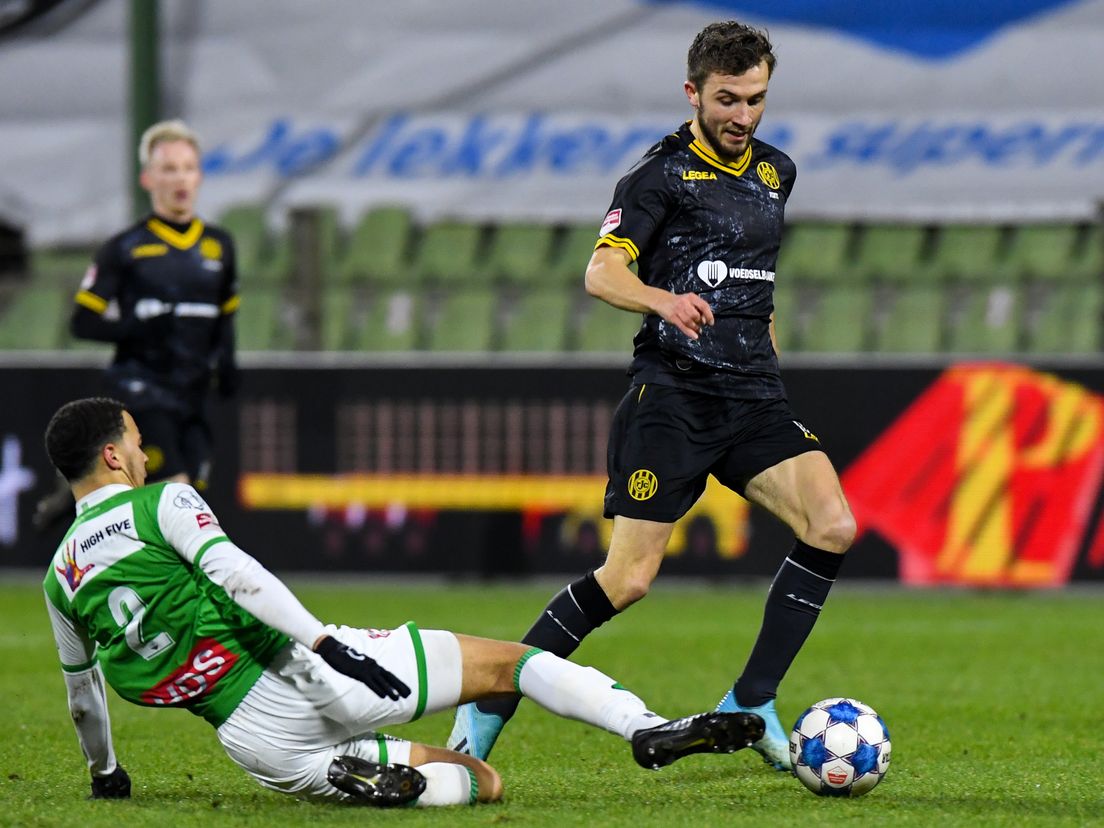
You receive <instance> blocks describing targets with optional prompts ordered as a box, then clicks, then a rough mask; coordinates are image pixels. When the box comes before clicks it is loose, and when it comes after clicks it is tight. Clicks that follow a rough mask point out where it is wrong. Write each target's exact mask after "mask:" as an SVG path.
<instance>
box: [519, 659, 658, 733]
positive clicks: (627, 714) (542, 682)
mask: <svg viewBox="0 0 1104 828" xmlns="http://www.w3.org/2000/svg"><path fill="white" fill-rule="evenodd" d="M515 675H516V678H515V680H514V683H515V684H516V685H517V689H518V692H520V693H521V694H522V695H524V696H527V697H528V698H530V699H532V700H533V701H535V702H536V703H537V704H539V705H540V706H541V707H543V708H544V709H545V710H549V711H551V712H552V713H555V714H557V715H559V716H564V717H565V718H568V719H576V720H578V721H580V722H586V723H587V724H591V725H594V726H595V727H600V728H603V729H605V730H608V731H609V732H610V733H616V734H617V735H618V736H620V737H621V738H622V739H631V738H632V735H633V734H634V733H636V731H638V730H640V729H642V728H646V727H655V726H656V725H660V724H663V723H664V722H665V721H667V720H666V719H664V718H662V717H660V716H657V715H656V714H655V713H652V712H651V711H650V710H648V708H647V707H646V706H645V705H644V702H642V701H641V700H640V698H639V697H637V696H635V695H633V694H632V693H630V692H629V691H628V690H625V689H624V688H622V687H621V685H619V684H617V682H615V681H614V680H613V679H611V678H610V677H609V676H607V675H606V674H605V673H602V672H600V671H598V670H595V669H594V668H593V667H580V666H579V665H578V664H572V663H571V662H570V661H565V660H564V659H562V658H560V657H559V656H556V655H553V654H552V653H544V652H536V653H535V654H534V655H529V656H526V657H525V658H523V659H522V661H521V663H520V665H519V669H518V671H517V672H516V673H515Z"/></svg>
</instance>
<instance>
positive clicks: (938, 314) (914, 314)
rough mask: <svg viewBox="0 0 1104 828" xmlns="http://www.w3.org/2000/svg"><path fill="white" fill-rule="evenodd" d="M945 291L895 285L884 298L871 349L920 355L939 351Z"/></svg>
mask: <svg viewBox="0 0 1104 828" xmlns="http://www.w3.org/2000/svg"><path fill="white" fill-rule="evenodd" d="M944 292H945V289H944V288H943V287H942V286H941V285H933V284H917V283H914V284H907V285H898V286H897V287H896V289H895V290H894V291H893V292H892V293H891V294H889V296H888V297H887V299H888V302H887V304H888V309H887V310H886V312H885V313H884V314H881V315H880V319H879V322H880V324H879V325H878V333H877V336H876V337H875V343H874V349H875V350H876V351H885V352H895V353H919V354H925V353H934V352H937V351H939V350H940V346H941V344H942V341H943V296H944Z"/></svg>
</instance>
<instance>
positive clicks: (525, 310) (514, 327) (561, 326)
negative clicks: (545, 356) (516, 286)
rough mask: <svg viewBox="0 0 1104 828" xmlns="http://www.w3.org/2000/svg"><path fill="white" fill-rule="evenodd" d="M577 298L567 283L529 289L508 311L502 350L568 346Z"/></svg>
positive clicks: (546, 348)
mask: <svg viewBox="0 0 1104 828" xmlns="http://www.w3.org/2000/svg"><path fill="white" fill-rule="evenodd" d="M576 298H577V297H576V295H575V291H572V290H571V289H570V288H567V287H564V286H559V287H539V288H533V289H531V290H526V291H525V292H524V293H523V294H522V295H521V296H520V297H518V299H517V301H516V303H515V304H514V306H513V307H512V308H510V310H509V312H508V313H507V314H506V319H505V321H504V324H503V330H502V342H501V348H502V350H504V351H562V350H564V348H565V347H566V345H567V332H568V328H569V326H570V321H571V310H572V307H573V306H574V304H575V302H574V300H575V299H576Z"/></svg>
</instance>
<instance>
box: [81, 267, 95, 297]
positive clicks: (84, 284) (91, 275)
mask: <svg viewBox="0 0 1104 828" xmlns="http://www.w3.org/2000/svg"><path fill="white" fill-rule="evenodd" d="M94 284H96V265H95V263H93V264H90V265H89V266H88V270H86V271H84V278H83V279H81V283H80V289H81V290H91V289H92V285H94Z"/></svg>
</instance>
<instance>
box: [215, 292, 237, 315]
mask: <svg viewBox="0 0 1104 828" xmlns="http://www.w3.org/2000/svg"><path fill="white" fill-rule="evenodd" d="M240 304H241V297H240V296H231V297H230V298H229V299H227V300H226V301H225V302H223V303H222V304H221V305H219V310H220V311H221V312H222V314H223V315H224V316H225V315H227V314H231V313H233V312H234V311H236V310H237V309H238V306H239V305H240Z"/></svg>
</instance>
